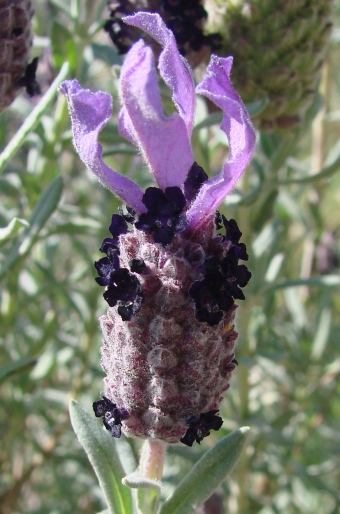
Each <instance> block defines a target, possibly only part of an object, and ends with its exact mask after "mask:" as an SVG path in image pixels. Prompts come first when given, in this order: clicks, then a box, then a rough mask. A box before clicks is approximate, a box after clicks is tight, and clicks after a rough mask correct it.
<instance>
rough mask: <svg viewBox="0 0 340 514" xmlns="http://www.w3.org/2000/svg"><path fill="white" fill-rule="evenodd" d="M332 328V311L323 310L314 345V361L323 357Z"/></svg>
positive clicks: (326, 308) (327, 308)
mask: <svg viewBox="0 0 340 514" xmlns="http://www.w3.org/2000/svg"><path fill="white" fill-rule="evenodd" d="M331 327H332V311H331V309H330V308H329V307H324V308H323V309H322V312H321V315H320V319H319V323H318V327H317V330H316V334H315V337H314V340H313V344H312V359H315V360H318V359H320V358H321V356H322V355H323V353H324V351H325V349H326V345H327V342H328V338H329V334H330V331H331Z"/></svg>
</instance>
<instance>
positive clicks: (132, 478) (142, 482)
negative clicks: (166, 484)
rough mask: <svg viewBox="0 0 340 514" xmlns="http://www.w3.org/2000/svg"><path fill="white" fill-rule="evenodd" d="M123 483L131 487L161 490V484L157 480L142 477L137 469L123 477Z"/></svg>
mask: <svg viewBox="0 0 340 514" xmlns="http://www.w3.org/2000/svg"><path fill="white" fill-rule="evenodd" d="M123 484H124V485H127V486H128V487H132V488H133V489H139V488H144V489H156V490H157V491H159V492H160V490H161V484H160V483H159V482H156V480H150V479H148V478H144V477H142V475H141V474H140V473H139V471H134V472H133V473H130V474H129V475H127V476H126V477H124V478H123Z"/></svg>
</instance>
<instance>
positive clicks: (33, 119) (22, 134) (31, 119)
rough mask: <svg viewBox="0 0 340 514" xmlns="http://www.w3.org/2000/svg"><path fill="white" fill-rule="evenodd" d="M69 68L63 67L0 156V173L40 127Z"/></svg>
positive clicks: (66, 64) (65, 65)
mask: <svg viewBox="0 0 340 514" xmlns="http://www.w3.org/2000/svg"><path fill="white" fill-rule="evenodd" d="M69 68H70V67H69V64H68V62H65V63H64V64H63V66H62V67H61V69H60V72H59V73H58V75H57V77H56V78H55V79H54V81H53V82H52V84H51V85H50V87H49V89H48V90H47V92H46V93H45V94H44V96H43V97H42V99H41V100H40V102H39V103H38V105H36V106H35V107H34V109H33V111H32V112H31V114H30V115H29V116H28V117H27V118H26V120H25V121H24V123H23V124H22V125H21V127H20V128H19V130H18V132H17V133H16V134H15V136H14V137H13V138H12V139H11V141H10V142H9V143H8V145H7V146H6V148H5V149H4V151H3V152H2V153H1V154H0V173H1V172H2V171H3V170H4V168H5V166H6V165H7V164H8V163H9V161H10V160H11V159H12V157H13V155H14V154H15V153H16V152H17V151H18V150H19V148H20V147H21V146H22V145H23V143H24V142H25V139H26V138H27V136H28V134H30V132H32V131H33V130H34V129H35V127H36V126H37V125H38V123H39V121H40V119H41V117H42V116H43V115H44V113H45V112H46V109H47V107H48V105H49V104H50V103H51V102H52V100H53V99H54V97H55V96H56V94H57V88H58V86H59V84H60V83H61V82H62V81H63V80H64V79H65V78H66V77H67V75H68V72H69Z"/></svg>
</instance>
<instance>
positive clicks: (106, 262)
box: [94, 249, 119, 286]
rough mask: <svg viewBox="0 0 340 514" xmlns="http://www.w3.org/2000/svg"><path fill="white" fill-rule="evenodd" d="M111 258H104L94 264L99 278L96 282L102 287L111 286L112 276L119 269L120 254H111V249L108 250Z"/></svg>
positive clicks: (113, 252)
mask: <svg viewBox="0 0 340 514" xmlns="http://www.w3.org/2000/svg"><path fill="white" fill-rule="evenodd" d="M108 253H109V254H110V256H109V257H103V258H102V259H100V260H99V261H96V262H95V263H94V267H95V268H96V270H97V272H98V275H99V277H97V278H96V279H95V280H96V282H97V284H99V285H100V286H109V285H110V283H111V275H112V274H113V273H114V272H115V270H117V269H118V268H119V258H118V252H117V250H116V252H115V251H114V249H113V250H112V252H111V249H108Z"/></svg>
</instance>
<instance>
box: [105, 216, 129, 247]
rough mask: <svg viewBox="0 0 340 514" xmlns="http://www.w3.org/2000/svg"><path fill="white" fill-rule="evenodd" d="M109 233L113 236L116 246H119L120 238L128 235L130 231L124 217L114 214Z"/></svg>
mask: <svg viewBox="0 0 340 514" xmlns="http://www.w3.org/2000/svg"><path fill="white" fill-rule="evenodd" d="M109 231H110V232H111V234H112V241H113V243H114V244H116V245H118V243H119V236H120V235H121V234H126V233H127V231H128V227H127V224H126V221H125V219H124V217H123V216H121V215H120V214H112V218H111V224H110V226H109Z"/></svg>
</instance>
